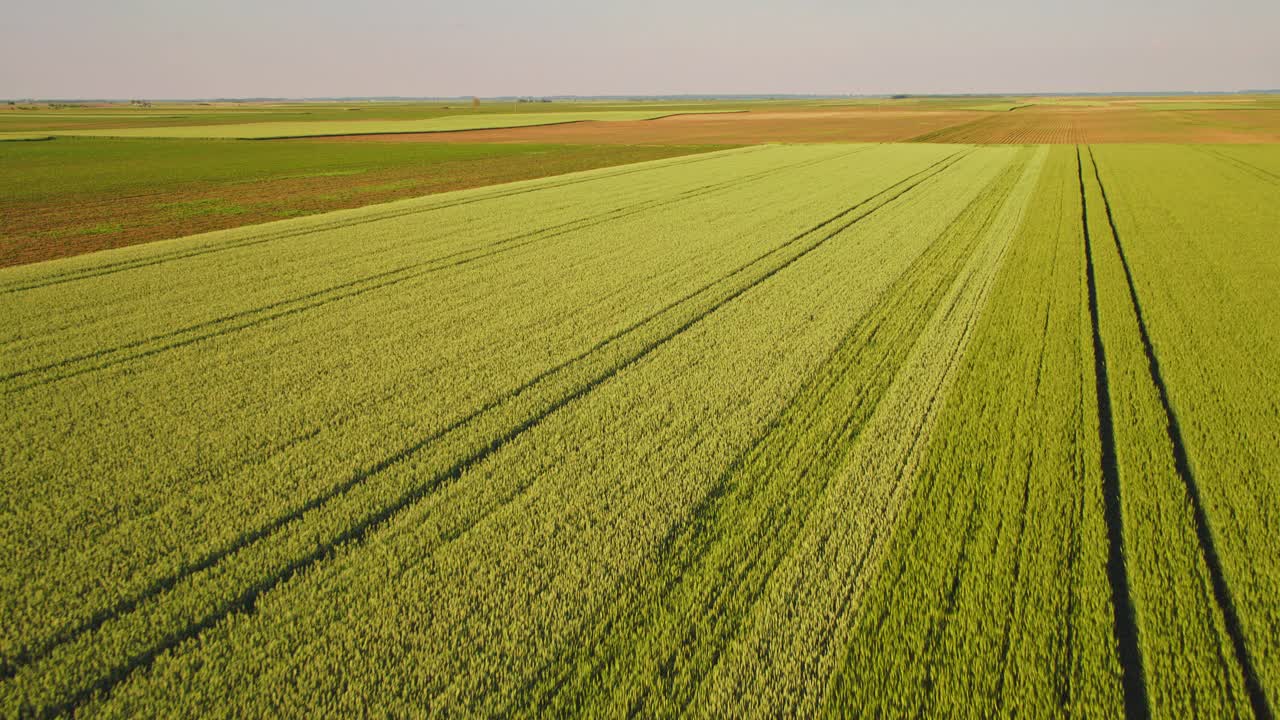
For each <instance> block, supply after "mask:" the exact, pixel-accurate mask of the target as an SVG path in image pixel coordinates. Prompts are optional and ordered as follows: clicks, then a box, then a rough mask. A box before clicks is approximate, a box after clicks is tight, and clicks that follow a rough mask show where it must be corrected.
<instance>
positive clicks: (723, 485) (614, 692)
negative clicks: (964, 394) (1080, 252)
mask: <svg viewBox="0 0 1280 720" xmlns="http://www.w3.org/2000/svg"><path fill="white" fill-rule="evenodd" d="M1019 170H1021V167H1020V166H1018V165H1014V166H1013V167H1011V168H1009V169H1007V170H1005V171H1004V173H1003V174H1002V175H1001V176H1000V177H999V178H998V179H997V180H995V181H993V182H992V184H991V186H990V187H989V189H988V190H987V191H985V192H984V193H982V194H981V195H980V196H978V197H976V198H975V199H974V200H973V201H972V202H971V203H970V205H969V207H967V208H965V210H964V211H963V212H962V213H961V214H960V215H958V216H956V218H955V219H954V220H952V222H951V224H950V225H949V226H948V227H947V228H946V229H945V230H944V231H943V233H942V234H940V235H939V236H938V237H937V239H936V240H934V241H933V242H932V244H931V245H930V246H929V248H928V250H927V251H926V252H925V253H924V254H923V255H922V256H920V257H919V258H917V259H916V260H915V261H913V262H912V264H911V265H910V266H908V267H907V268H906V269H905V270H904V271H903V272H902V274H901V275H900V276H899V277H898V279H897V280H895V281H894V283H893V284H892V285H891V286H889V287H887V288H885V289H884V290H883V291H882V292H881V294H880V296H879V299H878V300H877V302H876V304H875V306H874V309H873V311H872V312H871V313H870V314H868V315H867V316H866V317H864V318H863V319H861V320H860V321H859V322H858V323H857V324H856V325H855V326H853V327H852V328H851V329H850V331H849V332H848V334H846V336H845V338H844V339H843V340H842V341H841V343H840V344H839V346H838V347H837V349H836V350H835V351H834V352H833V353H832V355H831V356H830V357H829V358H828V359H827V360H826V361H825V362H824V363H823V365H822V366H821V367H820V368H819V369H818V371H817V372H816V374H815V375H814V377H813V378H812V379H811V380H810V381H809V382H808V383H807V384H806V386H805V387H804V388H803V389H802V390H801V392H800V393H799V394H798V395H797V396H796V397H795V398H794V399H793V401H792V403H791V404H790V405H789V406H788V407H787V408H786V410H784V411H783V412H782V414H781V415H779V417H778V418H777V419H775V420H774V421H773V422H771V423H770V425H769V426H768V430H767V432H766V433H765V434H764V435H762V436H761V437H759V438H758V439H757V440H756V441H755V442H754V444H753V445H752V447H751V449H750V450H749V451H748V452H746V453H744V454H743V455H742V456H740V457H739V459H738V460H736V461H735V462H734V463H733V465H732V466H731V467H730V469H729V470H727V471H726V472H725V473H724V474H723V475H722V476H721V477H720V479H719V480H718V481H717V483H716V485H715V487H714V488H713V489H712V490H711V491H710V492H709V493H708V494H707V495H706V496H704V497H703V499H702V500H701V501H700V502H699V504H698V505H697V506H696V507H695V509H694V511H693V512H692V513H691V522H689V523H687V524H676V525H675V526H673V527H672V528H671V530H670V532H669V533H668V535H667V538H666V539H664V541H663V543H662V545H661V550H660V552H659V554H658V557H660V558H662V560H661V564H660V565H659V566H658V568H657V569H658V572H657V573H656V575H655V577H652V578H648V579H646V580H645V582H644V584H642V585H633V587H636V588H637V589H636V590H635V591H634V592H633V593H631V594H630V595H628V596H627V597H625V598H624V599H623V602H619V603H617V604H615V605H613V606H611V607H609V608H608V610H607V612H606V613H605V614H604V615H603V616H601V617H599V618H596V619H594V620H593V621H592V622H591V623H590V625H589V627H588V628H586V629H584V634H583V635H582V636H580V637H578V638H576V639H573V640H571V641H570V642H569V643H567V644H566V645H565V646H564V647H563V648H562V649H561V654H560V655H558V656H557V657H555V658H554V659H552V660H551V661H550V662H548V663H546V665H545V667H544V670H543V671H542V672H540V673H538V674H536V675H535V676H534V679H533V680H531V681H530V682H529V683H528V685H527V687H526V688H525V689H524V690H523V691H522V692H521V693H520V695H518V696H516V698H515V699H514V704H513V706H512V707H509V708H506V709H505V710H504V711H505V712H510V711H515V710H516V709H518V708H521V707H524V708H537V709H538V712H539V713H545V712H551V713H553V714H559V713H564V712H569V711H570V710H571V709H577V710H581V709H583V708H591V707H594V708H596V709H597V710H599V711H601V712H606V713H607V712H611V711H613V710H619V709H623V708H626V709H628V712H629V713H631V714H639V715H644V716H649V717H653V716H658V715H684V714H687V713H688V712H689V709H690V708H689V703H690V702H691V701H692V698H693V693H694V691H695V690H696V688H697V683H698V680H699V679H701V677H702V676H703V675H704V674H705V673H706V671H707V670H708V669H709V668H710V667H712V666H714V665H715V663H716V659H717V658H718V657H719V655H720V653H721V652H722V650H723V648H724V647H725V645H726V644H727V643H728V642H729V640H730V639H731V638H732V637H733V635H734V634H735V632H736V630H737V627H738V623H739V622H740V621H741V619H742V618H743V616H744V615H745V614H746V613H747V612H748V611H749V609H750V607H751V606H752V605H753V604H754V602H755V601H756V599H757V598H758V597H759V595H760V593H761V591H762V589H763V587H764V585H765V584H766V583H767V582H768V578H769V577H770V575H771V574H772V571H773V569H774V568H776V566H777V563H778V562H779V561H780V560H781V558H782V557H784V556H785V555H786V553H787V551H788V549H789V548H790V547H791V544H792V542H793V541H794V538H795V536H796V534H797V533H798V531H799V529H800V528H801V527H802V526H803V525H804V523H805V520H806V518H807V517H808V516H809V514H810V512H811V510H812V507H813V505H814V503H815V502H816V501H817V500H818V498H819V497H821V495H822V493H823V489H824V488H825V487H826V485H827V482H828V481H829V480H830V479H831V477H832V476H833V475H834V474H835V473H836V472H837V471H838V470H839V469H840V467H841V465H842V463H843V461H844V459H845V458H846V457H847V456H848V454H849V452H850V451H851V446H852V443H853V442H854V440H855V438H856V437H857V436H858V433H859V432H860V431H861V428H862V427H863V426H864V425H865V423H866V421H867V419H868V418H869V417H870V416H871V414H872V412H873V411H874V409H875V407H876V404H877V402H878V401H879V399H880V398H881V396H882V394H883V392H884V389H885V388H886V387H887V386H888V385H889V383H890V382H891V380H892V378H893V377H894V375H895V374H896V372H897V370H898V368H899V367H900V366H901V364H902V362H903V361H904V359H905V357H906V356H907V354H908V351H909V350H910V347H911V345H913V344H914V343H915V341H916V339H917V337H918V336H919V334H920V332H921V331H922V330H923V327H924V324H925V323H926V321H927V320H928V319H929V318H930V317H932V316H933V314H934V312H935V311H936V309H937V308H938V306H939V304H940V303H941V302H942V299H943V295H944V293H945V292H946V291H947V290H948V289H949V288H950V287H951V285H952V283H953V282H955V280H956V278H957V276H958V274H959V272H960V269H961V266H962V265H963V260H964V259H965V258H966V257H968V255H969V254H970V253H971V252H972V251H973V248H974V246H975V244H976V242H977V241H978V239H979V237H980V236H981V232H980V230H981V228H979V231H978V232H974V231H973V229H972V227H971V226H969V224H968V223H969V221H970V218H971V217H973V216H980V215H981V214H983V213H984V212H985V213H986V214H987V216H988V218H989V216H990V214H991V213H993V212H994V210H995V209H996V208H997V207H998V205H999V202H1000V201H1002V200H1003V198H1004V193H1005V191H1007V188H1006V187H1004V186H1003V185H1002V181H1004V180H1007V179H1008V178H1010V177H1011V176H1016V171H1019ZM984 225H985V223H984ZM797 479H803V481H802V482H797ZM641 588H645V589H644V590H642V589H641ZM582 648H592V651H591V653H590V656H589V657H585V658H584V657H581V655H582Z"/></svg>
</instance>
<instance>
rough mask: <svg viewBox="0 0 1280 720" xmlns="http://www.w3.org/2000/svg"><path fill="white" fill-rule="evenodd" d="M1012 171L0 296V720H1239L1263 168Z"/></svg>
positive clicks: (899, 153)
mask: <svg viewBox="0 0 1280 720" xmlns="http://www.w3.org/2000/svg"><path fill="white" fill-rule="evenodd" d="M965 102H967V103H968V104H969V105H975V106H976V105H977V104H978V103H975V102H974V101H972V100H966V101H965ZM954 104H959V103H958V102H957V103H954ZM991 104H992V105H994V106H999V107H996V108H995V109H988V110H974V109H959V108H953V107H938V108H935V109H932V110H929V111H928V113H929V114H930V115H931V117H930V118H925V119H921V120H920V123H921V124H920V125H912V124H911V122H913V121H907V120H904V119H903V118H901V117H897V118H894V119H892V120H886V127H888V126H890V125H897V126H899V127H900V128H901V132H902V133H911V135H910V136H911V137H917V136H919V135H922V134H927V133H931V132H935V131H937V130H939V129H941V128H944V127H955V126H957V125H965V124H966V123H974V124H973V125H968V127H970V128H971V129H972V128H974V127H979V128H983V127H987V126H984V125H980V124H981V123H987V122H991V123H993V127H994V123H996V122H997V121H996V120H990V121H989V120H983V119H978V118H980V117H981V118H999V122H1000V123H1007V122H1012V121H1011V120H1006V119H1005V118H1018V117H1030V116H1031V115H1029V114H1028V115H1020V114H1021V113H1031V112H1040V110H1038V109H1037V108H1036V107H1035V106H1034V105H1033V106H1031V107H1017V108H1016V109H1004V104H1003V103H996V102H992V103H991ZM1010 105H1016V103H1010ZM1079 110H1080V108H1068V109H1066V110H1064V111H1063V112H1076V111H1079ZM1084 110H1086V111H1094V109H1091V108H1084ZM1103 111H1104V109H1101V108H1100V109H1096V112H1098V113H1101V112H1103ZM773 112H775V114H777V113H779V112H781V111H778V110H776V109H775V110H774V111H773ZM796 112H797V114H806V113H814V115H813V117H812V118H809V122H812V123H815V124H816V125H817V128H818V129H814V130H813V132H814V133H815V139H818V138H817V137H816V135H821V134H822V133H825V132H828V131H830V132H832V133H834V132H836V130H835V129H834V125H833V127H830V128H826V129H823V128H822V123H824V122H831V123H833V124H839V123H846V122H847V121H848V119H849V118H848V117H846V115H847V114H850V113H853V114H857V113H861V114H862V115H873V114H876V113H880V114H885V115H892V114H893V113H896V112H898V111H897V110H885V109H880V110H850V111H830V112H834V113H835V115H833V116H826V118H827V119H826V120H823V116H822V115H821V113H823V112H828V111H826V110H821V109H805V110H800V111H796ZM1113 112H1118V113H1144V114H1146V115H1148V116H1150V117H1153V118H1157V119H1158V118H1161V117H1163V116H1164V115H1166V114H1169V115H1170V117H1173V116H1175V115H1177V114H1178V113H1190V114H1193V115H1196V116H1199V115H1207V114H1211V113H1221V112H1228V113H1229V112H1237V111H1235V110H1194V111H1184V110H1142V109H1137V108H1133V109H1123V110H1114V111H1113ZM1239 112H1247V113H1265V112H1269V111H1267V110H1245V111H1239ZM752 114H753V113H742V114H735V115H732V116H730V115H725V116H723V117H714V116H708V117H704V118H698V119H696V120H694V119H692V117H693V116H688V117H684V118H668V119H665V120H654V121H646V122H645V123H644V126H645V127H649V128H661V127H663V126H664V125H668V126H679V127H681V128H685V129H682V130H681V132H688V133H695V132H697V131H695V130H693V129H691V128H696V127H699V126H703V127H706V126H711V129H710V130H708V131H707V133H708V134H705V135H701V136H697V137H699V138H700V139H698V140H690V141H689V143H690V144H714V142H716V141H715V140H714V138H721V139H722V140H724V141H727V138H730V137H731V135H730V134H729V133H730V131H729V130H728V129H726V127H722V126H720V124H721V123H737V125H735V127H738V128H751V127H753V126H752V125H750V123H753V122H756V123H760V125H759V126H755V127H756V129H755V130H751V131H749V132H748V131H745V130H744V131H743V132H747V133H748V134H746V135H741V136H737V137H738V140H739V141H741V142H759V141H758V140H749V139H748V136H749V134H750V132H757V133H760V132H773V130H770V129H768V128H769V126H771V125H775V124H784V125H785V124H786V123H789V122H791V121H792V119H791V118H788V117H774V118H773V119H772V120H769V119H764V120H761V119H758V118H757V119H755V120H751V119H743V118H744V116H747V117H749V116H750V115H752ZM920 114H921V115H923V114H925V113H923V112H922V113H920ZM1055 117H1059V116H1055ZM1250 117H1253V116H1250ZM833 118H834V119H833ZM1218 121H1219V119H1217V116H1216V115H1213V116H1211V117H1210V118H1209V119H1200V120H1196V123H1198V125H1197V127H1199V126H1200V125H1203V124H1205V123H1212V122H1218ZM1221 121H1222V122H1228V121H1229V122H1230V123H1235V124H1238V125H1242V126H1243V125H1248V123H1249V122H1256V123H1257V124H1258V126H1259V127H1265V126H1266V125H1267V122H1268V121H1267V120H1266V119H1265V117H1262V118H1261V119H1260V120H1257V121H1248V122H1246V121H1242V120H1239V119H1237V118H1234V117H1229V118H1228V119H1227V120H1221ZM868 122H870V121H868ZM742 123H746V124H745V125H743V124H742ZM935 123H936V126H935V125H934V124H935ZM948 123H950V125H948ZM588 125H589V124H585V123H584V124H580V125H574V126H568V125H566V126H559V127H545V128H527V129H520V130H507V131H500V132H503V133H521V134H522V133H569V132H570V131H571V130H572V131H575V132H582V131H583V129H584V128H587V127H588ZM605 125H609V127H610V128H612V129H611V130H610V132H613V131H615V130H616V129H617V128H625V127H627V126H628V124H627V123H626V122H615V123H598V124H596V126H598V127H600V128H603V126H605ZM925 126H928V127H925ZM593 127H594V126H593ZM761 128H764V129H761ZM988 129H990V128H988ZM997 130H999V129H998V128H996V129H992V130H991V132H992V133H993V134H997ZM495 132H499V131H484V133H490V134H491V133H495ZM601 132H603V130H601ZM885 132H888V131H887V130H886V131H885ZM984 132H985V130H984ZM999 132H1003V130H999ZM1046 132H1050V133H1051V134H1052V133H1059V132H1060V131H1057V130H1052V131H1046ZM1089 132H1090V131H1089V130H1088V128H1086V130H1085V132H1084V134H1082V135H1075V136H1073V137H1075V138H1077V139H1079V138H1084V139H1088V138H1090V137H1091V136H1090V135H1089ZM1242 132H1243V131H1242ZM1250 132H1255V131H1250ZM1256 132H1263V131H1256ZM473 134H475V135H478V134H481V133H479V132H477V133H455V134H451V135H452V136H454V137H455V138H456V137H459V136H470V135H473ZM565 137H566V138H567V137H568V136H565ZM672 137H675V136H671V137H667V138H666V139H664V140H663V143H664V144H667V145H669V144H671V142H673V140H672ZM679 137H683V138H688V137H690V136H689V135H679ZM490 140H492V137H491V138H490ZM71 142H80V141H78V140H77V141H71V140H64V139H59V140H55V141H51V142H50V143H14V144H13V145H15V146H16V145H24V146H25V145H45V144H47V145H49V146H51V147H57V146H59V144H62V143H71ZM115 142H126V141H115ZM128 142H132V141H128ZM154 142H162V141H154ZM168 142H186V141H168ZM227 142H228V144H230V145H232V146H236V147H239V146H241V145H248V146H251V147H263V146H270V147H279V148H304V149H305V151H306V152H307V153H316V152H321V150H320V149H319V148H321V147H329V146H340V147H352V148H356V147H359V148H371V149H372V150H370V151H371V152H373V151H380V150H379V149H380V148H389V149H392V150H395V151H397V152H409V150H407V149H406V146H405V145H403V144H379V143H374V142H362V143H355V142H350V143H348V142H347V141H338V140H329V141H287V142H279V143H256V142H255V143H237V142H235V141H227ZM633 142H636V143H640V142H644V141H642V140H640V139H639V136H633ZM992 142H993V143H997V142H998V141H992ZM1016 142H1017V143H1019V144H981V145H975V144H946V143H941V142H915V143H896V144H863V143H844V144H826V143H798V144H788V145H753V146H751V147H740V148H723V149H717V150H714V151H709V152H708V151H706V150H707V148H705V147H699V148H697V149H698V150H699V151H700V152H697V153H695V154H689V153H692V152H693V151H692V150H691V149H686V150H683V151H680V152H682V153H684V154H680V155H679V156H674V157H661V158H645V157H641V156H637V157H634V158H631V160H632V161H633V164H628V165H625V166H617V167H597V168H594V169H585V170H584V171H582V172H562V173H560V174H557V175H555V176H554V177H542V178H536V179H522V180H520V181H518V182H506V183H501V184H492V185H487V186H485V187H473V188H470V189H458V190H453V191H446V192H439V193H437V194H433V195H429V196H424V197H414V198H410V199H402V200H397V201H395V202H389V203H381V204H375V205H369V206H367V207H359V208H351V209H342V210H336V211H332V212H326V213H322V214H316V215H312V216H308V217H298V218H292V219H283V220H278V221H275V222H269V223H263V224H254V225H248V226H245V227H236V228H229V229H221V230H217V231H215V232H208V233H203V234H195V235H190V236H187V237H181V238H176V239H168V240H162V241H157V242H151V243H147V244H139V245H133V246H130V247H122V248H117V249H112V250H105V251H101V252H94V253H90V254H84V255H80V256H78V257H66V258H62V259H56V260H48V261H44V262H35V263H31V264H26V265H21V266H17V267H8V268H3V269H0V317H4V318H5V321H4V322H3V323H2V324H0V347H3V348H4V350H3V353H0V392H3V393H4V395H5V403H4V405H3V409H2V410H0V423H2V424H3V433H0V507H3V508H4V509H5V512H4V513H3V514H2V515H0V591H2V592H0V616H2V617H4V618H5V622H4V623H3V624H2V625H0V708H2V709H3V712H4V714H5V715H7V716H54V715H75V716H84V717H130V716H137V715H144V716H190V715H201V714H227V715H240V716H243V715H251V716H272V715H288V714H290V713H293V712H296V711H297V709H298V708H300V707H308V708H312V709H313V711H314V712H315V713H316V714H320V715H332V716H343V715H356V714H360V713H371V714H377V715H391V716H401V715H417V714H432V715H443V716H483V717H492V716H521V717H525V716H539V717H545V716H565V715H584V716H618V715H632V716H638V717H687V716H700V717H777V716H782V715H796V716H805V717H809V716H818V715H823V716H835V717H839V716H849V715H854V716H918V717H952V716H959V717H991V716H1012V715H1018V716H1028V717H1062V716H1068V715H1071V716H1076V715H1079V716H1086V717H1118V716H1129V717H1148V716H1149V717H1158V718H1180V717H1187V716H1193V715H1195V716H1206V717H1258V718H1270V717H1274V713H1275V708H1276V706H1277V703H1280V630H1278V628H1280V602H1277V601H1276V598H1277V597H1280V567H1276V564H1277V563H1278V562H1280V557H1278V556H1277V555H1276V553H1275V552H1272V548H1275V547H1277V546H1280V537H1277V532H1278V531H1277V528H1280V492H1277V490H1278V489H1280V488H1277V487H1276V483H1277V482H1280V450H1278V448H1280V383H1278V382H1277V380H1276V378H1277V377H1280V320H1277V318H1280V247H1278V246H1277V245H1276V242H1275V241H1276V237H1277V236H1276V229H1277V228H1280V155H1278V154H1277V153H1276V152H1275V146H1259V145H1248V144H1221V145H1196V146H1190V145H1173V144H1141V145H1139V144H1092V143H1085V142H1079V143H1070V142H1069V138H1068V137H1066V136H1063V137H1061V138H1057V139H1054V138H1050V137H1047V136H1046V137H1044V138H1033V139H1026V140H1021V141H1016ZM1023 142H1026V143H1032V142H1044V143H1049V142H1052V143H1057V144H1025V145H1024V144H1020V143H1023ZM304 143H307V144H304ZM344 143H345V144H344ZM606 144H607V141H605V140H603V139H600V140H599V145H606ZM450 147H453V146H450ZM459 147H461V145H459ZM482 147H487V146H482ZM504 147H506V146H504ZM509 147H518V146H509ZM597 147H598V146H597ZM2 152H7V149H0V153H2ZM281 152H284V151H281ZM353 152H363V150H360V151H353ZM513 152H515V151H513ZM636 152H641V151H640V150H636ZM663 152H665V151H663ZM672 154H676V151H672ZM635 160H646V161H645V162H634V161H635ZM281 162H282V163H283V162H284V161H283V160H281ZM291 162H292V161H291ZM584 162H587V160H584ZM566 169H571V168H566ZM572 169H576V168H572ZM313 172H319V170H314V171H313ZM441 189H442V190H444V189H446V188H443V187H442V188H441Z"/></svg>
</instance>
